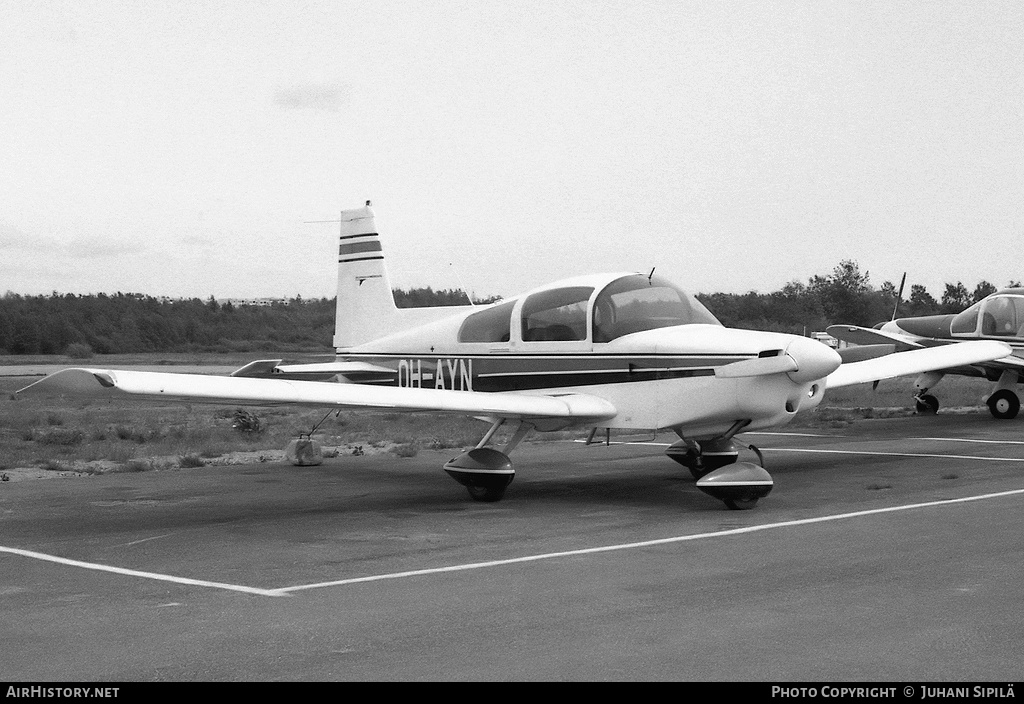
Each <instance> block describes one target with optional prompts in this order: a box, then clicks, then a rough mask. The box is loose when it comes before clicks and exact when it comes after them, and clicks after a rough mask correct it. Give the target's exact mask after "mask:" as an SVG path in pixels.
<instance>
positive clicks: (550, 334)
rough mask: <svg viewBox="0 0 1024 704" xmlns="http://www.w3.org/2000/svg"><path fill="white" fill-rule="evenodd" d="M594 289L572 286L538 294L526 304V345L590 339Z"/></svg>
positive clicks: (524, 315)
mask: <svg viewBox="0 0 1024 704" xmlns="http://www.w3.org/2000/svg"><path fill="white" fill-rule="evenodd" d="M593 293H594V289H593V287H592V286H570V287H567V288H557V289H554V290H551V291H541V292H540V293H535V294H533V295H532V296H530V297H529V298H527V299H526V301H525V302H524V303H523V310H522V318H523V331H522V332H523V341H524V342H542V341H543V342H556V341H570V340H586V339H587V302H588V301H589V300H590V296H591V294H593Z"/></svg>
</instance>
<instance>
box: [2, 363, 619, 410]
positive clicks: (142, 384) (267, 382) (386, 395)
mask: <svg viewBox="0 0 1024 704" xmlns="http://www.w3.org/2000/svg"><path fill="white" fill-rule="evenodd" d="M17 393H18V394H19V395H20V394H31V393H52V394H65V393H72V394H80V395H82V394H84V395H88V396H99V397H102V396H106V395H110V396H120V397H124V398H138V399H147V400H153V399H162V400H167V401H184V402H190V403H217V404H224V405H242V406H246V405H248V406H274V405H286V404H296V405H304V406H318V407H321V408H358V409H364V410H404V411H429V412H435V413H453V414H461V415H476V416H487V417H497V418H521V419H530V418H533V419H541V418H546V419H561V420H566V421H572V422H582V421H586V422H596V421H600V420H606V419H608V418H611V417H613V416H614V415H615V414H616V410H615V407H614V406H613V405H612V404H611V403H609V402H608V401H605V400H604V399H601V398H597V397H596V396H588V395H585V394H565V395H560V396H553V395H552V396H546V395H533V394H524V393H484V392H480V391H447V390H443V389H417V388H396V387H384V386H367V385H362V384H336V383H333V382H326V381H294V380H287V379H252V378H245V377H232V376H206V375H203V374H170V373H167V372H140V371H128V370H122V369H83V368H73V369H62V370H61V371H59V372H56V373H54V374H51V375H49V376H47V377H45V378H43V379H40V380H39V381H37V382H35V383H34V384H31V385H29V386H26V387H25V388H23V389H21V390H20V391H18V392H17Z"/></svg>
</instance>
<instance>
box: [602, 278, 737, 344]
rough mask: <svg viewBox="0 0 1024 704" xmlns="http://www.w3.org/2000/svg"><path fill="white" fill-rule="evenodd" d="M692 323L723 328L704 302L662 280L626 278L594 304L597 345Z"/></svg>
mask: <svg viewBox="0 0 1024 704" xmlns="http://www.w3.org/2000/svg"><path fill="white" fill-rule="evenodd" d="M689 323H705V324H708V325H721V323H719V322H718V320H717V319H715V316H714V315H712V314H711V311H709V310H708V309H707V308H705V307H704V306H703V305H702V304H701V302H700V301H698V300H697V299H696V298H694V297H693V296H691V295H690V294H688V293H686V292H685V291H682V290H680V289H678V288H676V287H675V286H674V285H673V284H671V283H669V282H668V281H666V280H665V279H662V278H660V277H658V276H652V277H647V276H644V275H643V274H636V275H634V276H624V277H622V278H621V279H618V280H616V281H613V282H612V283H610V284H609V285H608V286H606V287H605V288H604V290H603V291H601V293H600V294H598V296H597V299H596V300H595V301H594V342H611V341H612V340H614V339H616V338H619V337H622V336H623V335H629V334H631V333H634V332H641V331H644V330H655V329H657V328H664V327H669V326H672V325H686V324H689Z"/></svg>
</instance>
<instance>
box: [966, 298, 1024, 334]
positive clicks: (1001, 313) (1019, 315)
mask: <svg viewBox="0 0 1024 704" xmlns="http://www.w3.org/2000/svg"><path fill="white" fill-rule="evenodd" d="M961 315H962V314H961ZM955 321H956V319H955V318H954V322H955ZM981 334H982V335H990V336H993V337H1021V336H1022V335H1024V297H1021V296H992V297H990V298H987V299H985V300H984V301H983V302H982V308H981Z"/></svg>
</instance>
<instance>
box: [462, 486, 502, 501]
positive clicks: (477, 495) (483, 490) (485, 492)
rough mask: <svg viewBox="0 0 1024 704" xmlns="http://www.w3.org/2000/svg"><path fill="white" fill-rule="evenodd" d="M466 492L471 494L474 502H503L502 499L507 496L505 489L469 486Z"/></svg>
mask: <svg viewBox="0 0 1024 704" xmlns="http://www.w3.org/2000/svg"><path fill="white" fill-rule="evenodd" d="M466 491H468V492H469V495H470V496H472V497H473V500H474V501H487V502H494V501H501V498H502V497H503V496H504V495H505V487H500V488H497V487H493V486H467V487H466Z"/></svg>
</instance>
